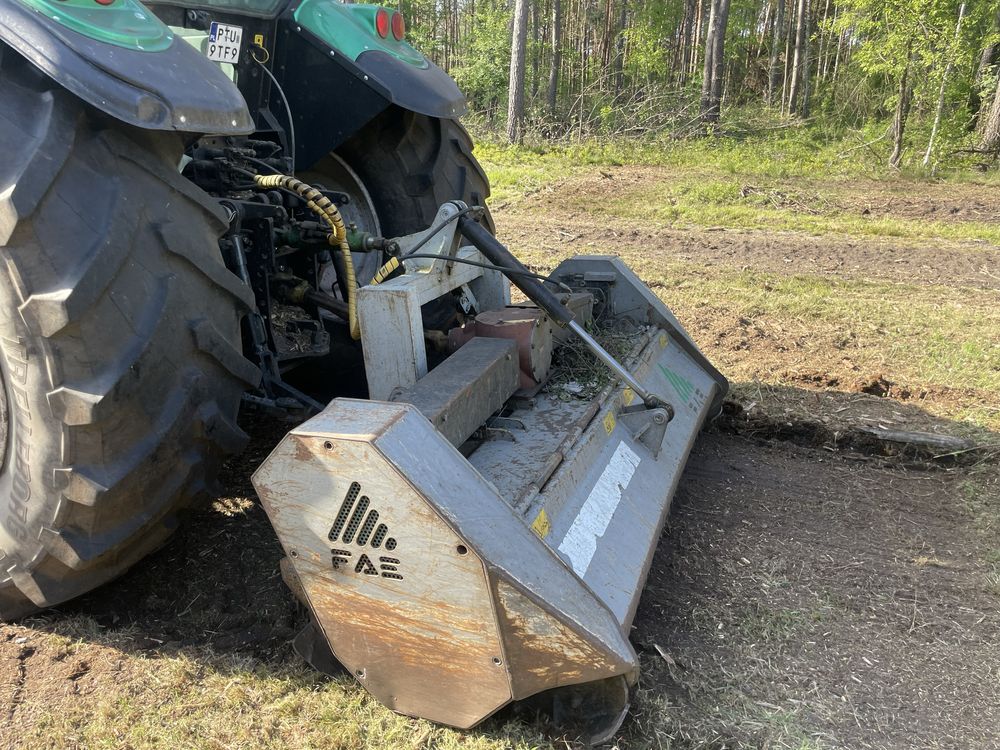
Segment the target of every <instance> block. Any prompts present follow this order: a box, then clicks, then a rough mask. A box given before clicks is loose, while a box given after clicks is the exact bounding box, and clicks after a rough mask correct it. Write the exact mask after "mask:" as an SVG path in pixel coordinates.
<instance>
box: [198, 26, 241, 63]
mask: <svg viewBox="0 0 1000 750" xmlns="http://www.w3.org/2000/svg"><path fill="white" fill-rule="evenodd" d="M242 44H243V29H242V27H240V26H229V25H227V24H224V23H217V22H215V21H213V22H212V27H211V29H210V30H209V33H208V50H207V54H208V59H209V60H215V61H216V62H226V63H232V64H234V65H235V64H236V63H237V62H239V59H240V49H241V47H242Z"/></svg>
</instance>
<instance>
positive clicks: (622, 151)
mask: <svg viewBox="0 0 1000 750" xmlns="http://www.w3.org/2000/svg"><path fill="white" fill-rule="evenodd" d="M476 136H477V138H478V144H477V146H476V155H477V157H478V158H479V160H480V161H481V162H482V163H483V165H484V166H485V167H486V169H487V171H488V172H489V174H490V177H491V180H492V181H493V190H494V200H496V201H506V200H511V199H516V198H518V197H520V196H521V195H523V194H524V192H525V191H530V190H532V189H537V188H538V187H541V186H542V185H544V184H546V183H547V182H552V181H555V180H558V179H561V178H564V177H566V176H568V175H570V174H572V173H573V172H575V171H578V170H580V169H585V168H587V167H594V166H596V167H602V166H604V167H612V166H622V165H648V166H660V167H672V168H674V169H677V170H679V171H691V170H693V171H698V172H701V173H716V174H718V175H722V176H725V175H738V176H740V177H743V178H746V177H753V178H755V179H762V178H768V179H787V178H807V179H816V178H822V179H824V180H829V181H836V182H844V181H847V180H851V179H858V178H869V179H876V180H885V181H897V180H900V179H904V180H910V179H928V178H929V175H927V173H926V172H924V171H921V170H919V169H914V170H906V171H903V172H899V171H897V170H893V169H890V168H889V167H887V166H885V164H884V162H883V161H881V160H879V159H875V158H874V157H873V156H871V155H868V154H867V152H865V151H864V150H863V149H861V150H859V149H857V147H858V146H859V145H860V144H861V143H863V142H864V141H863V140H862V139H863V138H865V137H866V134H863V133H858V132H853V131H841V130H832V131H831V130H827V129H824V128H820V127H784V128H779V129H777V130H773V131H763V132H760V133H757V134H752V135H745V136H744V135H729V136H725V135H724V136H708V137H703V138H688V139H678V138H673V137H670V136H668V135H660V136H650V137H645V138H635V139H630V138H618V139H608V140H596V139H592V140H584V141H580V142H558V143H551V142H546V141H541V140H539V141H535V142H527V143H525V144H524V145H521V146H511V145H509V144H506V143H504V142H503V141H502V140H500V139H499V138H498V136H497V135H496V134H495V133H491V132H489V131H485V130H484V131H481V132H477V133H476ZM941 178H943V179H947V180H949V181H951V182H955V183H972V184H982V185H984V186H996V185H997V183H1000V173H998V172H995V171H994V172H990V173H987V174H983V173H981V172H976V171H972V170H968V169H954V170H951V171H947V172H943V173H940V174H939V175H938V176H937V177H936V179H941Z"/></svg>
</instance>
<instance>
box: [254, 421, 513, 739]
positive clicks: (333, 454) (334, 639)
mask: <svg viewBox="0 0 1000 750" xmlns="http://www.w3.org/2000/svg"><path fill="white" fill-rule="evenodd" d="M390 425H391V423H390ZM328 446H329V447H328ZM286 461H291V462H294V463H295V466H296V471H295V472H294V478H289V476H287V475H285V476H282V477H280V478H279V477H275V476H274V475H273V474H272V471H271V469H272V468H274V467H281V466H284V465H285V462H286ZM255 482H257V484H258V487H259V488H260V498H261V502H262V503H263V505H264V508H265V510H266V511H267V513H268V515H269V517H270V518H271V522H272V524H273V525H274V527H275V530H276V531H277V533H278V537H279V539H280V540H281V543H282V545H283V547H284V548H285V552H286V554H287V555H288V559H289V560H291V562H292V565H293V567H294V569H295V572H296V574H297V577H298V581H299V583H300V585H301V588H302V591H303V593H304V595H305V598H306V600H307V602H308V605H309V608H310V610H311V611H312V613H313V616H314V617H315V619H316V622H317V623H318V624H319V626H320V628H321V629H322V631H323V633H324V635H325V636H326V638H327V640H328V642H329V644H330V647H331V650H332V651H333V653H334V655H335V656H336V657H337V659H338V660H339V661H340V662H341V663H343V664H344V666H345V667H346V668H347V669H349V670H350V671H351V672H352V673H353V674H354V675H355V676H356V677H357V678H358V679H359V680H360V681H361V683H362V684H364V685H365V687H366V688H367V689H368V690H370V691H371V692H372V694H373V695H375V696H376V697H377V698H378V699H379V700H380V701H382V702H383V703H385V704H386V705H387V706H389V707H391V708H393V709H394V710H397V711H400V712H401V713H406V714H410V715H413V716H422V717H426V718H429V719H433V720H435V721H439V722H443V723H447V724H451V725H454V726H459V727H467V726H471V725H473V724H475V723H476V722H478V721H479V720H481V719H482V718H483V717H484V716H487V715H489V714H490V713H492V712H493V711H494V710H495V709H497V708H499V707H500V706H502V705H504V704H505V703H506V702H507V701H509V700H510V685H509V678H508V674H507V669H506V664H505V659H504V654H503V648H502V644H501V641H500V637H499V633H498V629H497V626H496V622H495V618H494V614H493V609H492V604H491V600H492V595H491V593H490V590H489V586H488V582H487V579H486V575H485V572H484V568H483V563H482V561H481V560H480V559H479V558H478V556H477V555H476V554H475V553H474V552H473V551H472V550H470V549H469V548H468V547H467V546H464V545H463V540H462V539H461V538H460V537H459V536H458V535H456V534H455V533H454V532H453V531H452V529H451V528H450V527H449V526H448V525H447V524H445V523H444V522H443V521H442V519H441V518H440V516H439V515H438V514H437V513H435V512H434V510H433V509H432V508H431V507H430V506H428V505H427V504H426V503H425V502H424V501H423V499H422V498H421V497H420V496H419V495H417V494H416V493H415V492H414V491H413V488H412V487H410V486H409V485H408V484H407V482H406V481H405V480H403V479H402V478H401V477H400V476H399V474H398V473H397V472H396V471H395V470H394V469H393V467H392V466H390V465H388V464H387V463H386V462H385V459H384V458H382V457H381V456H380V455H379V453H378V452H377V451H376V450H374V449H373V448H372V446H371V445H370V444H369V443H367V442H360V441H356V440H339V439H337V438H336V436H334V435H329V434H327V435H294V434H293V435H290V436H288V437H287V438H286V439H285V441H284V442H283V443H282V444H281V446H279V448H278V449H277V450H276V452H275V455H274V456H272V459H271V460H270V461H269V462H268V463H267V464H265V465H264V466H263V467H262V468H261V469H260V470H259V471H258V472H257V474H256V475H255ZM355 483H356V484H357V485H358V486H359V487H358V489H357V490H356V491H352V486H353V485H354V484H355ZM352 494H353V495H354V498H353V502H351V503H350V507H349V508H348V512H347V513H346V518H345V514H343V513H342V509H343V507H344V505H345V501H346V500H347V498H348V497H349V496H350V495H352ZM366 501H367V502H366ZM362 505H363V506H364V507H363V510H362V512H361V513H360V514H359V515H357V516H355V512H356V510H357V508H359V507H361V506H362ZM372 512H375V513H377V514H378V515H377V517H376V518H375V522H374V528H373V529H371V530H369V531H368V532H367V534H366V535H365V536H362V535H363V534H365V523H366V519H367V517H368V515H369V514H371V513H372ZM338 518H341V519H342V522H341V523H340V524H339V525H340V528H339V530H336V533H335V529H336V526H337V522H338ZM380 525H384V526H385V528H386V531H385V532H384V534H383V535H382V538H381V539H380V540H379V545H378V546H377V547H374V546H373V542H374V540H375V538H374V536H373V535H374V529H377V528H378V526H380ZM331 536H334V537H335V538H334V539H331V538H330V537H331ZM362 539H363V540H364V543H363V544H362V543H361V541H362ZM390 540H391V541H390ZM390 547H391V549H389V548H390ZM429 685H433V686H434V689H432V690H429V689H427V686H429Z"/></svg>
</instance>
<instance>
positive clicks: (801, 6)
mask: <svg viewBox="0 0 1000 750" xmlns="http://www.w3.org/2000/svg"><path fill="white" fill-rule="evenodd" d="M796 12H797V14H798V15H797V18H796V21H795V50H794V53H793V58H792V72H791V76H790V78H791V80H790V83H789V86H788V113H789V114H792V115H794V114H797V113H798V98H799V92H800V91H801V89H802V69H803V68H804V67H805V62H806V55H807V54H808V52H807V50H806V42H807V37H808V34H809V31H808V27H809V21H808V18H809V0H798V9H797V11H796Z"/></svg>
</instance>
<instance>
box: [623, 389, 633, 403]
mask: <svg viewBox="0 0 1000 750" xmlns="http://www.w3.org/2000/svg"><path fill="white" fill-rule="evenodd" d="M634 400H635V391H633V390H632V389H631V388H626V389H625V390H624V391H622V402H623V403H624V404H625V406H628V405H629V404H631V403H632V402H633V401H634Z"/></svg>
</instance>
